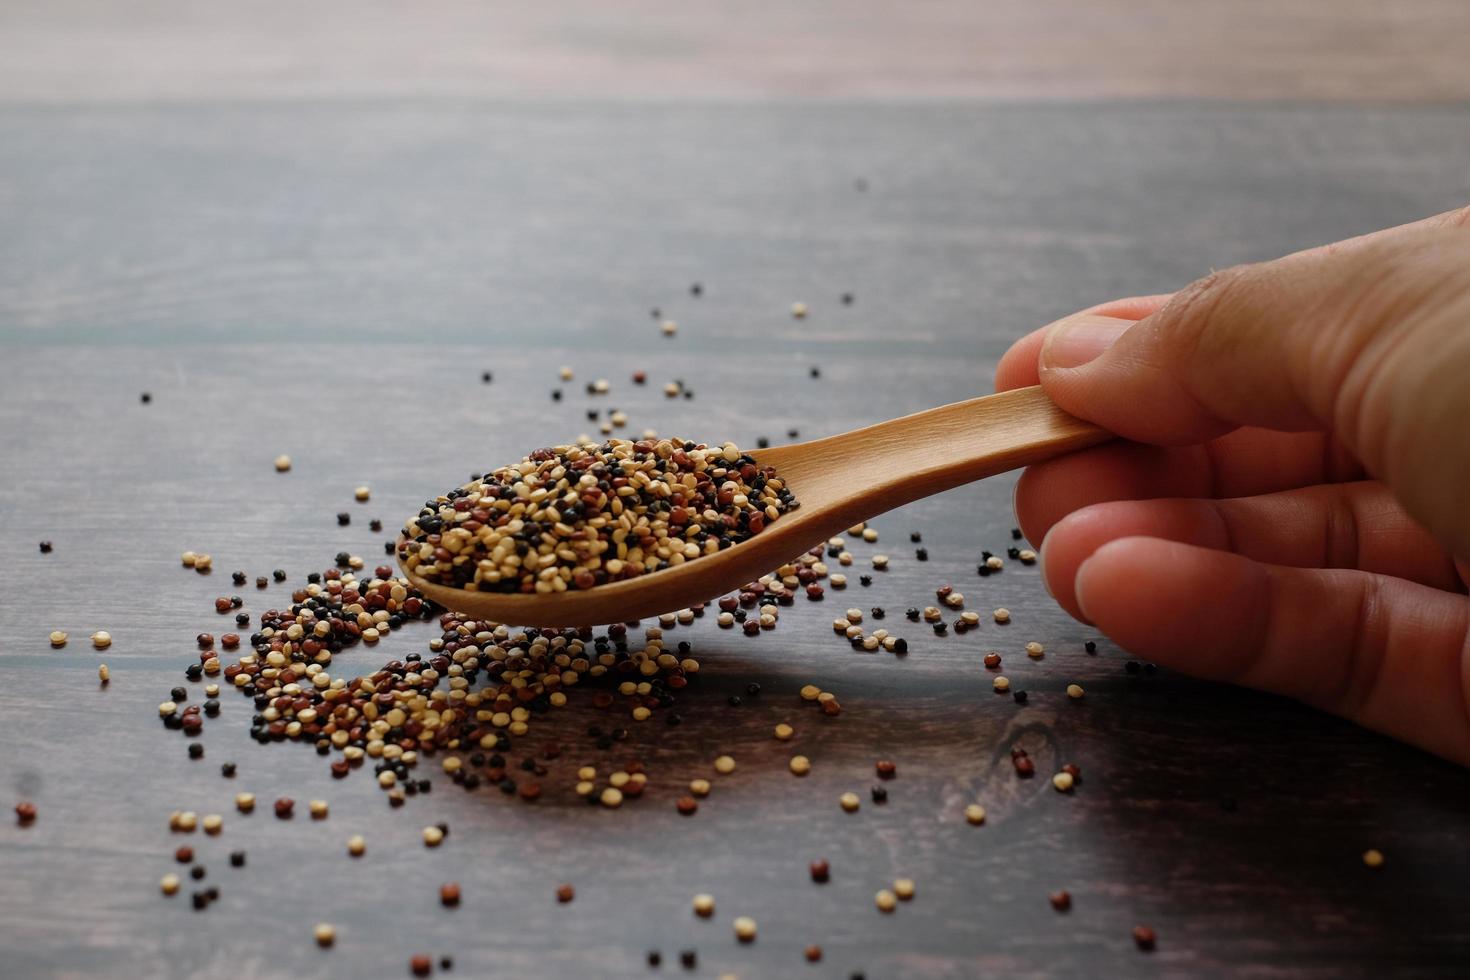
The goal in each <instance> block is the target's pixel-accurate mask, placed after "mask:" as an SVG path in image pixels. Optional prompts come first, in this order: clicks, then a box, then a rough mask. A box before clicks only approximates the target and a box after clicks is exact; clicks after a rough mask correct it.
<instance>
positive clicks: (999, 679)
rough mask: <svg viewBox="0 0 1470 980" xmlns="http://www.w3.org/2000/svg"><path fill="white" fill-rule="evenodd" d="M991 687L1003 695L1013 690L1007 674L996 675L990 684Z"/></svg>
mask: <svg viewBox="0 0 1470 980" xmlns="http://www.w3.org/2000/svg"><path fill="white" fill-rule="evenodd" d="M990 686H991V687H993V688H995V690H996V691H997V692H999V693H1002V694H1003V693H1005V692H1006V691H1009V690H1010V689H1011V682H1010V679H1009V678H1007V677H1006V675H1005V674H998V675H996V678H995V680H993V681H991V682H990Z"/></svg>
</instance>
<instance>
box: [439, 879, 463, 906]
mask: <svg viewBox="0 0 1470 980" xmlns="http://www.w3.org/2000/svg"><path fill="white" fill-rule="evenodd" d="M439 903H440V904H441V905H445V906H448V907H450V908H453V907H454V906H456V905H458V904H459V882H457V881H446V882H445V883H444V884H442V885H440V886H439Z"/></svg>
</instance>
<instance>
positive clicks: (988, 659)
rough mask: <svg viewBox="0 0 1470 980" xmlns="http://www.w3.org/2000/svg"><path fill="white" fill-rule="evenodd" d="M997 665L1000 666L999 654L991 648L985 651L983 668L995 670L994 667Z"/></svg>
mask: <svg viewBox="0 0 1470 980" xmlns="http://www.w3.org/2000/svg"><path fill="white" fill-rule="evenodd" d="M999 667H1000V654H998V653H996V652H995V651H994V650H992V651H990V652H989V653H987V654H986V655H985V668H986V669H987V670H995V669H997V668H999Z"/></svg>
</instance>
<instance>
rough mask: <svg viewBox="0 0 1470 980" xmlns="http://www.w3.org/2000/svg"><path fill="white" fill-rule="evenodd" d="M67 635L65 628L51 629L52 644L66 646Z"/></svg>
mask: <svg viewBox="0 0 1470 980" xmlns="http://www.w3.org/2000/svg"><path fill="white" fill-rule="evenodd" d="M66 636H67V634H66V631H65V630H52V631H51V645H52V646H54V647H64V646H66Z"/></svg>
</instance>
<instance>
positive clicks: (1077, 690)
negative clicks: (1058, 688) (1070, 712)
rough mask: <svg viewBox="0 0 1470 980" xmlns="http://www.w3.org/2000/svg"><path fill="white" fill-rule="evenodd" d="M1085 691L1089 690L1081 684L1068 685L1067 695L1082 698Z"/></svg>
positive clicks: (1075, 698) (1077, 698)
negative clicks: (1085, 689) (1084, 689)
mask: <svg viewBox="0 0 1470 980" xmlns="http://www.w3.org/2000/svg"><path fill="white" fill-rule="evenodd" d="M1085 693H1087V692H1085V691H1083V690H1082V685H1081V684H1068V685H1067V697H1069V698H1072V699H1073V700H1080V699H1081V697H1082V696H1083V695H1084V694H1085Z"/></svg>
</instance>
